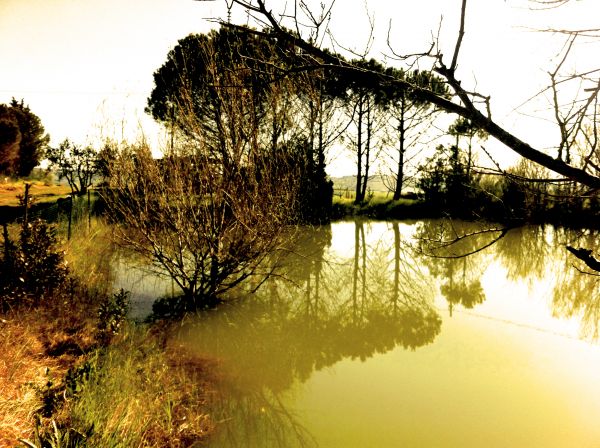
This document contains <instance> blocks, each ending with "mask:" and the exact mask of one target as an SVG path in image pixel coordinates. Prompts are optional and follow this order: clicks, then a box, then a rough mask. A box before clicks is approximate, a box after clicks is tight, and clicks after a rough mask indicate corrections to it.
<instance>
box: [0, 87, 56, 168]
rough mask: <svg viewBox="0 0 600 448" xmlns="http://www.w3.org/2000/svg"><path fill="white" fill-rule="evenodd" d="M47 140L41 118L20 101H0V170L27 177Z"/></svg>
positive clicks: (48, 139) (38, 159) (36, 163)
mask: <svg viewBox="0 0 600 448" xmlns="http://www.w3.org/2000/svg"><path fill="white" fill-rule="evenodd" d="M49 141H50V137H49V136H48V134H45V133H44V126H42V122H41V120H40V119H39V117H38V116H37V115H35V114H34V113H33V112H32V111H31V109H30V108H29V106H27V105H25V103H24V101H23V100H21V101H17V100H16V99H15V98H13V99H12V100H11V102H10V103H9V104H8V105H6V104H0V173H4V174H9V175H16V176H21V177H24V176H28V175H29V173H31V171H32V170H33V168H35V167H36V166H37V165H38V163H39V162H40V159H41V156H42V154H43V152H44V150H45V147H46V146H47V144H48V142H49Z"/></svg>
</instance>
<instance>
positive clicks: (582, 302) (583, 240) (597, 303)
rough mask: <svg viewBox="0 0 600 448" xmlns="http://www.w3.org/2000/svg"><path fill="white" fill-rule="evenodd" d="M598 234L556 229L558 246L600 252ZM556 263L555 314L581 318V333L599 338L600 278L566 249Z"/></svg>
mask: <svg viewBox="0 0 600 448" xmlns="http://www.w3.org/2000/svg"><path fill="white" fill-rule="evenodd" d="M598 237H599V235H598V233H597V232H595V231H587V230H586V231H579V232H569V231H565V230H557V231H556V232H555V240H556V243H557V245H560V247H561V248H564V247H565V246H566V245H570V246H575V247H585V248H588V249H591V250H592V252H593V253H598V251H599V249H600V247H599V246H600V245H599V243H598V240H599V238H598ZM562 254H563V256H562V257H560V258H559V259H558V261H557V263H556V268H555V272H556V286H555V288H554V294H553V301H552V305H553V311H554V314H555V315H556V316H560V317H566V318H574V317H575V318H578V319H579V320H580V322H581V324H580V325H581V327H580V328H581V334H582V335H583V336H585V337H589V338H593V339H598V337H599V336H600V330H599V325H598V324H599V322H600V277H599V276H598V273H595V272H594V273H592V272H590V271H589V269H586V266H585V265H584V264H583V263H582V262H580V261H579V260H578V259H577V258H575V257H574V256H573V255H571V254H570V253H569V252H568V251H566V250H563V252H562Z"/></svg>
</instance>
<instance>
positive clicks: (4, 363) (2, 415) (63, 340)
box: [0, 306, 93, 447]
mask: <svg viewBox="0 0 600 448" xmlns="http://www.w3.org/2000/svg"><path fill="white" fill-rule="evenodd" d="M78 314H79V313H72V308H71V307H69V309H68V310H67V309H66V307H61V306H55V307H52V308H49V307H42V308H37V309H31V310H27V311H25V312H24V311H23V310H20V311H19V312H12V313H7V314H6V315H4V316H3V317H2V319H1V320H0V447H9V446H15V445H16V444H17V440H18V439H19V438H31V437H32V430H33V428H34V424H35V413H36V411H37V410H38V409H39V408H40V406H41V404H42V403H41V399H40V396H39V394H38V393H36V390H35V389H36V387H37V388H42V387H43V386H44V385H45V384H46V383H47V382H48V380H50V379H54V380H55V381H60V380H61V378H63V377H64V374H65V372H66V371H67V370H68V369H69V367H71V366H73V365H74V364H75V363H77V362H78V361H79V359H80V358H81V357H82V356H83V354H84V353H85V352H86V351H87V350H89V349H90V347H91V345H92V343H93V326H92V323H91V322H86V321H85V320H84V319H83V318H80V317H76V316H77V315H78ZM79 315H80V316H84V315H85V314H84V313H81V314H79Z"/></svg>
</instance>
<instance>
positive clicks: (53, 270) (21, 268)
mask: <svg viewBox="0 0 600 448" xmlns="http://www.w3.org/2000/svg"><path fill="white" fill-rule="evenodd" d="M63 256H64V254H63V253H62V252H60V251H58V250H57V248H56V232H55V229H54V228H53V227H51V226H50V225H48V224H47V223H46V222H44V221H43V220H41V219H36V220H33V221H27V220H24V221H23V222H22V224H21V228H20V237H19V241H18V242H13V241H12V240H11V239H10V237H9V235H8V232H7V231H6V228H5V232H4V253H3V258H2V260H1V263H0V305H1V308H4V309H5V308H7V307H10V306H16V305H19V304H21V303H22V302H25V301H26V302H33V303H34V304H38V303H40V302H42V301H44V300H45V299H47V298H49V297H51V294H52V292H53V291H55V290H56V289H58V288H59V287H60V286H61V285H63V284H64V283H65V282H66V280H67V273H68V269H67V266H66V263H65V261H64V258H63Z"/></svg>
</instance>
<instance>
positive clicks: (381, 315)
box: [188, 223, 441, 392]
mask: <svg viewBox="0 0 600 448" xmlns="http://www.w3.org/2000/svg"><path fill="white" fill-rule="evenodd" d="M390 230H391V229H390ZM330 232H331V229H330V228H329V227H324V228H316V229H314V230H307V231H306V232H305V233H306V234H305V235H303V236H302V237H301V241H303V242H304V244H303V245H302V246H296V248H295V249H294V250H292V251H291V253H290V258H288V259H286V263H289V264H287V267H286V268H285V269H283V270H282V272H283V273H284V274H283V275H284V276H285V279H284V278H271V279H269V280H268V281H267V284H265V285H264V287H262V288H260V289H259V290H258V291H257V292H256V294H255V296H254V298H253V299H252V300H247V301H240V302H237V303H235V304H232V305H229V306H223V307H220V308H219V309H217V310H214V311H211V312H210V313H208V315H207V317H203V318H202V319H201V323H200V324H199V325H198V326H195V327H189V328H188V331H189V332H190V336H189V337H192V338H193V343H192V344H190V345H191V346H193V349H195V350H199V351H200V352H203V353H215V350H218V351H217V353H216V355H217V356H218V357H219V358H222V359H232V360H234V364H235V369H236V372H238V373H236V375H239V378H238V380H239V381H247V382H250V383H251V384H249V385H245V386H248V387H244V388H250V389H254V390H256V389H257V388H261V387H267V388H268V389H269V390H271V391H275V392H276V391H283V390H285V389H287V388H288V387H290V385H291V384H292V383H293V382H294V381H305V380H306V379H308V378H309V377H310V376H311V375H312V373H313V372H314V371H316V370H320V369H322V368H324V367H329V366H332V365H334V364H335V363H337V362H339V361H341V360H343V359H345V358H358V359H367V358H369V357H371V356H373V355H374V354H375V353H385V352H387V351H389V350H392V349H394V348H395V347H398V346H400V347H404V348H406V349H412V350H414V349H416V348H418V347H421V346H423V345H425V344H429V343H431V342H432V341H433V340H434V338H435V337H436V336H437V334H438V333H439V331H440V329H441V320H440V317H439V315H438V314H437V312H436V310H435V309H434V308H433V307H432V306H431V303H430V301H428V300H427V299H425V297H426V296H425V295H424V294H425V293H424V292H423V290H424V289H425V288H426V286H422V287H421V286H418V285H421V280H422V279H420V278H419V277H418V276H417V275H416V273H415V272H414V271H412V270H411V269H413V268H414V266H415V265H416V264H415V263H414V260H413V259H410V258H406V259H403V256H405V255H406V254H405V252H404V251H403V250H402V248H401V247H400V246H399V253H398V257H397V259H398V263H397V264H396V263H395V262H394V264H393V266H394V270H395V272H391V270H390V266H391V262H392V260H391V258H390V255H391V253H390V249H391V248H390V247H389V246H388V244H387V243H386V242H385V241H384V240H382V241H381V242H376V243H375V244H367V236H368V233H369V226H368V224H363V223H357V224H356V225H355V228H354V234H355V241H357V242H358V244H356V246H355V251H354V257H352V258H351V259H349V260H348V259H346V260H338V259H332V258H331V257H332V256H331V255H328V254H327V253H326V248H327V246H328V244H329V240H330V238H331V233H330ZM308 254H310V256H309V255H308ZM394 278H396V280H394ZM394 282H397V285H398V286H397V288H396V291H397V293H396V294H397V298H396V299H395V300H391V299H390V295H389V293H390V291H392V288H393V284H394ZM422 283H425V282H424V281H423V282H422ZM411 288H413V289H411ZM419 294H420V295H419ZM192 334H193V336H191V335H192Z"/></svg>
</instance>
